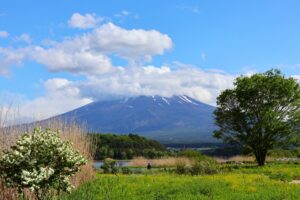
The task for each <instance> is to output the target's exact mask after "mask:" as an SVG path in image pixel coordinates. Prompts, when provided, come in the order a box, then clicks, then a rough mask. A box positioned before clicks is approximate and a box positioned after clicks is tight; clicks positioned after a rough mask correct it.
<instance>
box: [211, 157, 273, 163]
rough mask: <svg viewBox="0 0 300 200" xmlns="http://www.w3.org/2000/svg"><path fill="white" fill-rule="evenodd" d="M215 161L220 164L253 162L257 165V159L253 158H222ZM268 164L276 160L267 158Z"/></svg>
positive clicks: (216, 158)
mask: <svg viewBox="0 0 300 200" xmlns="http://www.w3.org/2000/svg"><path fill="white" fill-rule="evenodd" d="M214 159H215V160H216V161H217V162H218V163H226V162H247V163H250V162H253V163H255V162H256V161H255V157H253V156H233V157H230V158H222V157H214ZM266 161H267V162H271V161H274V158H272V157H267V158H266Z"/></svg>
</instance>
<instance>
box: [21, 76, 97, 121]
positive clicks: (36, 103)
mask: <svg viewBox="0 0 300 200" xmlns="http://www.w3.org/2000/svg"><path fill="white" fill-rule="evenodd" d="M44 87H45V90H46V91H45V96H41V97H38V98H35V99H33V100H28V101H25V102H23V103H22V105H20V107H19V109H20V113H21V116H20V117H21V118H23V119H34V120H41V119H46V118H49V117H51V116H54V115H58V114H61V113H64V112H67V111H70V110H73V109H75V108H77V107H80V106H83V105H86V104H88V103H91V102H92V100H91V99H89V98H81V97H80V96H79V89H78V88H76V87H75V86H73V85H72V82H71V81H69V80H66V79H62V78H54V79H49V80H47V81H45V83H44Z"/></svg>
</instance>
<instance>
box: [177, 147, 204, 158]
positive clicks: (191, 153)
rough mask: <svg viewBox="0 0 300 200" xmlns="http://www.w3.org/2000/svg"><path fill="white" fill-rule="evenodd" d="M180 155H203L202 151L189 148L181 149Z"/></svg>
mask: <svg viewBox="0 0 300 200" xmlns="http://www.w3.org/2000/svg"><path fill="white" fill-rule="evenodd" d="M178 156H182V157H187V158H199V157H201V156H203V155H202V154H201V153H200V151H197V150H191V149H187V150H182V151H179V152H178Z"/></svg>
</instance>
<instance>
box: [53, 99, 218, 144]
mask: <svg viewBox="0 0 300 200" xmlns="http://www.w3.org/2000/svg"><path fill="white" fill-rule="evenodd" d="M214 110H215V107H213V106H210V105H207V104H204V103H201V102H199V101H197V100H195V99H192V98H190V97H188V96H173V97H170V98H166V97H162V96H138V97H132V98H127V99H121V100H111V101H98V102H93V103H91V104H88V105H85V106H83V107H80V108H78V109H75V110H73V111H70V112H67V113H65V114H62V115H59V116H56V117H59V118H62V119H64V120H70V119H73V120H75V121H77V122H80V123H86V125H87V127H88V129H89V131H91V132H98V133H118V134H127V133H136V134H139V135H143V136H145V137H148V138H152V139H156V140H159V141H161V142H164V143H191V142H193V143H196V142H203V143H204V142H216V140H215V139H213V138H212V132H213V130H215V125H214V118H213V111H214Z"/></svg>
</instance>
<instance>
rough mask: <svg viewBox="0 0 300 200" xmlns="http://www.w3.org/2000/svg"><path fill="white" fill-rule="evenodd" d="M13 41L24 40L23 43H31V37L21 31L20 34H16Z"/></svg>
mask: <svg viewBox="0 0 300 200" xmlns="http://www.w3.org/2000/svg"><path fill="white" fill-rule="evenodd" d="M14 40H15V42H25V43H28V44H29V43H31V41H32V39H31V36H30V35H29V34H27V33H23V34H22V35H20V36H17V37H16V38H15V39H14Z"/></svg>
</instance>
